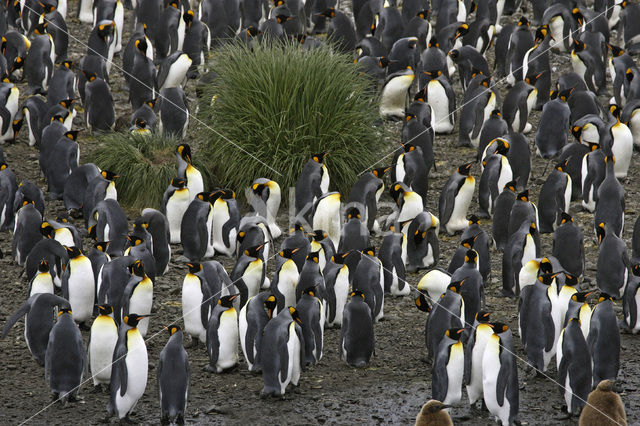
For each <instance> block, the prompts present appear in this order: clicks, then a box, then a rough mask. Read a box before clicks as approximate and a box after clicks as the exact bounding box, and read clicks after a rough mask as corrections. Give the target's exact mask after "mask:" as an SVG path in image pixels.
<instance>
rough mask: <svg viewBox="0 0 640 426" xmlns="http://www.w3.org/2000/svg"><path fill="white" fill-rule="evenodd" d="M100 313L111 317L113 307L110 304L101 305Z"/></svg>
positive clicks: (99, 306)
mask: <svg viewBox="0 0 640 426" xmlns="http://www.w3.org/2000/svg"><path fill="white" fill-rule="evenodd" d="M97 307H98V313H99V314H100V315H110V314H111V313H112V312H113V308H112V307H111V305H108V304H106V303H105V304H101V305H98V306H97Z"/></svg>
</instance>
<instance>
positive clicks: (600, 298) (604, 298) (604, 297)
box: [598, 293, 613, 303]
mask: <svg viewBox="0 0 640 426" xmlns="http://www.w3.org/2000/svg"><path fill="white" fill-rule="evenodd" d="M607 300H611V301H613V297H612V296H610V295H609V294H607V293H600V296H598V303H602V302H606V301H607Z"/></svg>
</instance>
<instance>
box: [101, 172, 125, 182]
mask: <svg viewBox="0 0 640 426" xmlns="http://www.w3.org/2000/svg"><path fill="white" fill-rule="evenodd" d="M100 174H101V175H102V177H103V178H105V179H106V180H116V179H117V178H119V177H120V175H117V174H115V173H113V172H111V171H109V170H103V171H101V172H100Z"/></svg>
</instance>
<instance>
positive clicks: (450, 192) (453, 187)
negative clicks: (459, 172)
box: [439, 179, 464, 229]
mask: <svg viewBox="0 0 640 426" xmlns="http://www.w3.org/2000/svg"><path fill="white" fill-rule="evenodd" d="M463 183H464V179H462V180H461V182H460V183H458V184H454V183H450V184H448V185H447V186H445V188H444V189H443V193H442V195H441V197H440V206H439V210H440V226H441V229H444V227H445V225H446V224H447V223H449V219H451V214H452V213H453V207H454V205H455V203H456V201H455V200H456V194H457V193H458V190H459V188H460V187H461V186H462V184H463ZM443 204H444V205H443Z"/></svg>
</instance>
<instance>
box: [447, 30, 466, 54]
mask: <svg viewBox="0 0 640 426" xmlns="http://www.w3.org/2000/svg"><path fill="white" fill-rule="evenodd" d="M468 32H469V24H467V23H464V24H461V25H460V26H459V27H458V28H457V29H456V34H455V36H454V37H453V41H456V40H457V39H459V38H460V37H462V36H464V35H466V34H467V33H468ZM456 53H458V54H459V53H460V52H456ZM449 56H451V52H449ZM451 59H453V57H452V58H451Z"/></svg>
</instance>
